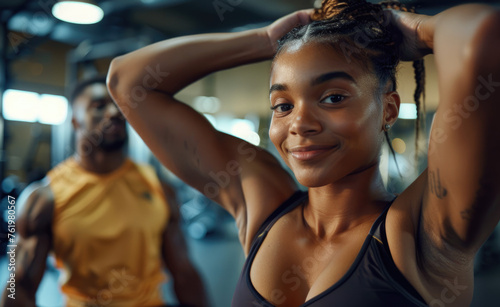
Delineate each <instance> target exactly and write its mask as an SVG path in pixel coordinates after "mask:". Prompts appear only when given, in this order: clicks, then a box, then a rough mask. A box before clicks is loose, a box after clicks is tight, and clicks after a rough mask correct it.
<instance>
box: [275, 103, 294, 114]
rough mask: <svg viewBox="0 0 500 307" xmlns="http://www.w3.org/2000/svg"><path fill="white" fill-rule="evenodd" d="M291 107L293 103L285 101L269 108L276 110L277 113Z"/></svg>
mask: <svg viewBox="0 0 500 307" xmlns="http://www.w3.org/2000/svg"><path fill="white" fill-rule="evenodd" d="M291 109H293V105H291V104H286V103H282V104H279V105H276V106H274V107H271V110H273V111H276V112H278V113H283V112H288V111H290V110H291Z"/></svg>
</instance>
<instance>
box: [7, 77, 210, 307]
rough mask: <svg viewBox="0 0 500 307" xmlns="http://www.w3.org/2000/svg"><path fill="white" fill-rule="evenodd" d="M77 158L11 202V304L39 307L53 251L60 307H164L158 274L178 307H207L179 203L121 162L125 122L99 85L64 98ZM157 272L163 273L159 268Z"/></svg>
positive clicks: (146, 174) (142, 169)
mask: <svg viewBox="0 0 500 307" xmlns="http://www.w3.org/2000/svg"><path fill="white" fill-rule="evenodd" d="M70 101H71V103H72V105H73V117H72V124H73V127H74V129H75V132H76V153H75V154H74V155H73V156H72V157H70V158H68V159H67V160H65V161H63V162H62V163H61V164H59V165H57V166H56V167H55V168H54V169H52V170H51V171H49V173H48V174H47V177H46V178H44V179H43V180H42V181H39V182H36V183H34V184H32V185H30V186H28V187H27V188H26V190H25V191H24V192H23V194H22V195H21V196H20V197H19V199H18V200H17V203H18V205H19V208H20V207H21V206H22V207H23V210H22V212H21V214H20V216H19V218H18V220H17V234H18V237H19V238H20V239H19V242H18V243H17V250H16V270H15V273H16V289H15V291H16V295H15V300H14V299H11V298H9V297H8V295H9V294H10V292H8V291H5V292H4V294H3V297H2V302H3V304H2V305H3V306H6V307H8V306H22V307H28V306H35V303H36V302H35V294H36V291H37V288H38V285H39V283H40V281H41V279H42V277H43V274H44V271H45V264H46V259H47V256H48V254H49V252H51V251H53V252H54V255H55V258H56V263H57V266H58V267H59V268H60V269H61V270H62V291H63V293H65V295H66V306H68V307H73V306H79V307H81V306H85V307H90V306H108V307H114V306H119V307H127V306H131V307H132V306H134V307H135V306H141V307H142V306H163V305H164V304H165V303H164V302H163V299H162V293H161V289H160V286H161V284H162V282H163V281H164V280H165V276H164V272H163V267H162V264H163V265H165V266H166V267H167V268H168V270H169V271H170V273H171V275H172V277H173V284H174V291H175V294H176V296H177V299H178V301H179V303H180V304H181V305H182V306H206V305H207V299H206V296H205V291H204V287H203V284H202V281H201V279H200V277H199V275H198V273H197V271H196V270H195V268H194V267H193V265H192V264H191V262H190V260H189V258H188V252H187V248H186V244H185V241H184V238H183V236H182V232H181V229H180V225H179V223H180V221H179V211H178V208H177V203H176V200H175V194H174V193H173V191H172V189H170V188H169V187H168V186H167V185H165V184H162V183H160V181H159V180H158V178H157V176H156V174H155V172H154V170H153V169H152V168H151V167H149V166H142V165H137V164H135V163H134V162H132V161H131V160H130V159H128V158H127V157H126V154H125V153H124V145H125V144H126V140H127V132H126V125H125V119H124V118H123V116H122V115H121V113H120V112H119V110H118V109H117V107H116V106H115V104H114V103H113V101H112V99H111V98H110V96H109V94H108V91H107V88H106V83H105V78H94V79H90V80H87V81H84V82H82V83H80V84H79V85H77V86H76V87H75V89H74V91H73V93H72V95H71V97H70ZM162 262H163V263H162Z"/></svg>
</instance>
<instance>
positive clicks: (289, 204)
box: [251, 190, 307, 247]
mask: <svg viewBox="0 0 500 307" xmlns="http://www.w3.org/2000/svg"><path fill="white" fill-rule="evenodd" d="M306 197H307V191H301V190H298V191H296V192H295V193H293V194H292V196H290V197H289V198H288V199H287V200H285V201H284V202H283V203H282V204H281V205H280V206H279V207H278V208H277V209H276V210H274V211H273V213H271V215H269V216H268V217H267V219H266V220H265V221H264V223H262V225H261V226H260V228H259V230H258V231H257V234H256V236H255V237H254V238H253V240H252V245H251V246H252V247H253V246H254V245H255V242H256V241H257V239H258V238H260V237H262V236H263V235H264V234H265V233H267V232H268V231H269V229H271V227H272V226H273V225H274V223H275V222H276V221H277V220H279V219H280V218H281V217H282V216H283V215H285V214H287V213H288V212H290V211H291V210H293V209H294V208H295V207H297V206H298V205H299V204H300V203H301V202H302V200H304V199H305V198H306Z"/></svg>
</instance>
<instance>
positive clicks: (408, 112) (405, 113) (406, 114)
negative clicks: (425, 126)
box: [399, 103, 417, 119]
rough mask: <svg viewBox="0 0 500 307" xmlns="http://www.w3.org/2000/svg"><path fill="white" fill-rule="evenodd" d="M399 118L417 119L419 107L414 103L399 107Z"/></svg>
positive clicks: (403, 104)
mask: <svg viewBox="0 0 500 307" xmlns="http://www.w3.org/2000/svg"><path fill="white" fill-rule="evenodd" d="M399 118H401V119H417V106H416V105H415V104H414V103H402V104H401V105H400V107H399Z"/></svg>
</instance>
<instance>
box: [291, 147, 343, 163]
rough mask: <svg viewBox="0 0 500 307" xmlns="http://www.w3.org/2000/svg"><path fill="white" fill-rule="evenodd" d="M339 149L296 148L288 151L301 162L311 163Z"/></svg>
mask: <svg viewBox="0 0 500 307" xmlns="http://www.w3.org/2000/svg"><path fill="white" fill-rule="evenodd" d="M337 148H338V145H309V146H295V147H292V148H291V149H289V150H288V152H289V153H290V155H291V156H292V157H293V158H295V159H296V160H299V161H310V160H315V159H318V158H321V157H322V156H323V155H324V154H325V153H329V152H330V151H332V150H335V149H337Z"/></svg>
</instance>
